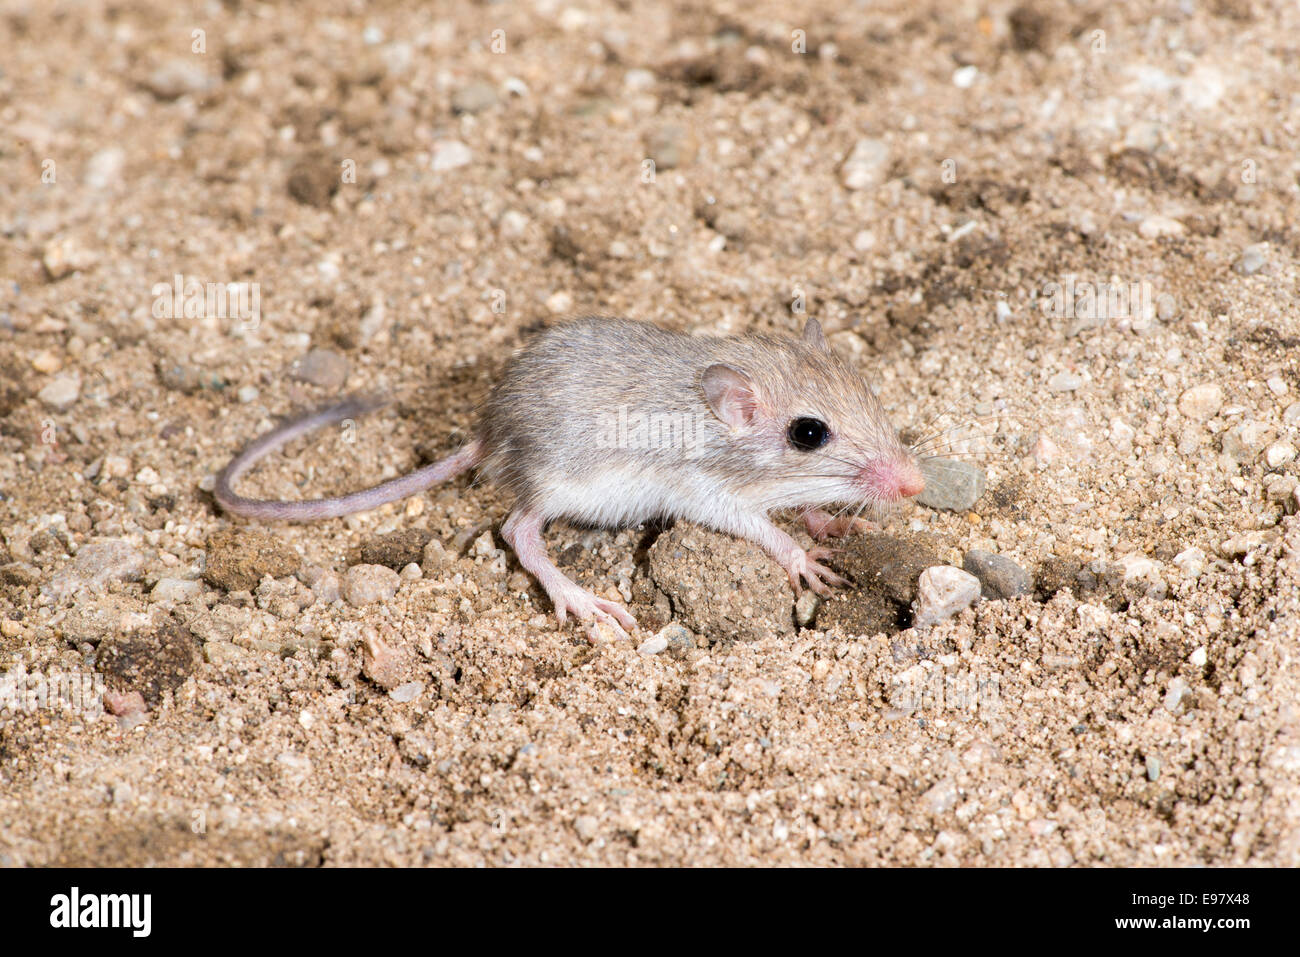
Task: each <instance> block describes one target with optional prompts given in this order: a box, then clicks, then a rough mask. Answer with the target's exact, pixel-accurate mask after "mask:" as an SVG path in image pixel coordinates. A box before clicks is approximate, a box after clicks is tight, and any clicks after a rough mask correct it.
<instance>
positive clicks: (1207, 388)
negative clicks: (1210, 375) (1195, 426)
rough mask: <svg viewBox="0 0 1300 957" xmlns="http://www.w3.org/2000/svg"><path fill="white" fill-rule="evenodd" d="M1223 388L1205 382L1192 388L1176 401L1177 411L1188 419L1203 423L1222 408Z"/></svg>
mask: <svg viewBox="0 0 1300 957" xmlns="http://www.w3.org/2000/svg"><path fill="white" fill-rule="evenodd" d="M1223 399H1224V395H1223V386H1221V385H1219V384H1218V383H1217V382H1206V383H1204V384H1202V385H1196V386H1192V387H1191V388H1190V389H1188V390H1187V391H1186V392H1184V393H1183V394H1182V396H1181V397H1180V398H1179V399H1178V411H1179V412H1181V413H1182V414H1183V415H1185V416H1187V417H1188V418H1189V419H1197V420H1200V421H1204V420H1206V419H1209V418H1212V417H1213V416H1214V415H1216V414H1217V413H1218V411H1219V410H1220V409H1221V408H1223Z"/></svg>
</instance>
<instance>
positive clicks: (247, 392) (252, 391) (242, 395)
mask: <svg viewBox="0 0 1300 957" xmlns="http://www.w3.org/2000/svg"><path fill="white" fill-rule="evenodd" d="M259 394H260V393H259V392H258V391H257V386H254V385H245V386H240V387H239V391H238V392H236V393H235V398H237V399H238V400H239V401H240V402H242V403H244V404H245V405H247V404H248V403H250V402H256V401H257V397H258V395H259Z"/></svg>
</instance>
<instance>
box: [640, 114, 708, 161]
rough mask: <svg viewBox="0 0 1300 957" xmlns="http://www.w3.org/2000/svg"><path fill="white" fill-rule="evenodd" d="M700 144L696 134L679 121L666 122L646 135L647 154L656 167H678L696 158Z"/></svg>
mask: <svg viewBox="0 0 1300 957" xmlns="http://www.w3.org/2000/svg"><path fill="white" fill-rule="evenodd" d="M698 149H699V144H698V143H697V142H696V139H695V134H694V133H692V132H691V130H690V129H689V128H687V127H685V126H682V125H681V124H679V123H666V124H664V125H663V126H660V127H659V128H657V129H655V130H654V131H653V132H651V134H650V135H649V136H647V137H646V143H645V150H646V156H647V157H648V158H649V159H652V160H654V164H655V168H656V169H676V168H677V167H679V166H685V165H687V164H688V163H690V162H691V161H692V160H694V159H695V154H696V151H697V150H698Z"/></svg>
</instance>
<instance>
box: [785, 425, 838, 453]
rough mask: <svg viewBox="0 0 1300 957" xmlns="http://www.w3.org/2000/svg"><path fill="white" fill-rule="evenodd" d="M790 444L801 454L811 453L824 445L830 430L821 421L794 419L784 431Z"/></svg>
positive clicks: (828, 437) (829, 435)
mask: <svg viewBox="0 0 1300 957" xmlns="http://www.w3.org/2000/svg"><path fill="white" fill-rule="evenodd" d="M786 435H787V436H789V438H790V444H791V445H793V446H794V447H795V448H796V449H799V450H801V451H803V452H811V451H812V450H813V449H819V448H821V447H822V446H823V445H825V444H826V442H827V440H828V439H830V437H831V430H830V428H829V427H828V426H827V425H826V423H825V422H823V421H822V420H821V419H795V420H794V421H793V422H791V423H790V428H789V429H787V430H786Z"/></svg>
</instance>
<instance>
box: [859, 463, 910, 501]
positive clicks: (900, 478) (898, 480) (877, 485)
mask: <svg viewBox="0 0 1300 957" xmlns="http://www.w3.org/2000/svg"><path fill="white" fill-rule="evenodd" d="M860 474H861V478H862V481H863V484H865V485H866V486H867V488H868V489H870V490H871V492H872V493H874V494H875V496H876V497H877V498H879V499H881V500H883V501H886V502H897V501H899V500H901V499H905V498H911V497H912V496H913V495H920V494H921V492H922V491H924V490H925V476H923V475H922V474H921V470H920V468H918V467H917V464H916V463H915V462H913V461H910V460H909V459H904V458H897V459H885V460H883V461H880V462H873V463H872V464H871V465H868V466H867V467H866V468H864V469H863V470H862V472H861V473H860Z"/></svg>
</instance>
